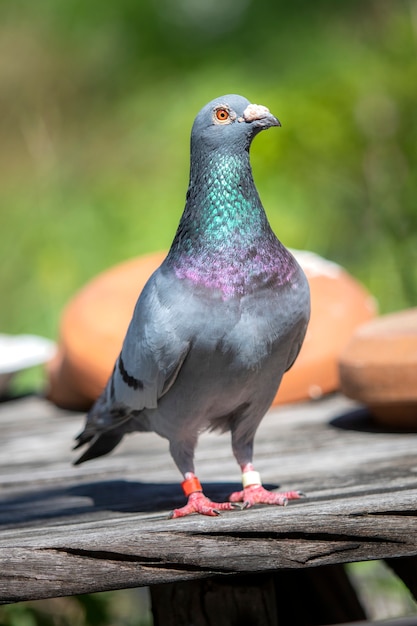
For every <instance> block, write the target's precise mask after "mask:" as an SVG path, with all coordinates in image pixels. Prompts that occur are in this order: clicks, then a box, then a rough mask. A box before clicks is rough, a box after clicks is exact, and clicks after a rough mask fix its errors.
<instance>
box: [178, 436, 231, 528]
mask: <svg viewBox="0 0 417 626" xmlns="http://www.w3.org/2000/svg"><path fill="white" fill-rule="evenodd" d="M196 443H197V438H196V437H195V438H194V439H191V438H189V440H188V441H184V440H182V441H180V442H178V441H174V440H171V442H170V452H171V456H172V458H173V459H174V461H175V463H176V465H177V467H178V469H179V470H180V472H181V473H182V475H183V476H184V481H183V482H182V483H181V487H182V489H183V491H184V495H185V496H186V497H187V498H188V502H187V504H186V505H185V506H183V507H181V508H180V509H174V511H172V513H171V514H170V516H169V517H170V518H171V519H172V518H175V517H185V516H186V515H191V514H192V513H200V514H201V515H210V516H212V517H213V516H216V515H219V514H220V511H230V510H231V509H235V508H236V507H237V505H236V504H232V503H231V502H212V501H211V500H209V498H207V497H206V496H205V495H204V493H203V488H202V486H201V484H200V481H199V480H198V478H197V476H196V475H195V474H194V449H195V446H196ZM239 508H240V507H239Z"/></svg>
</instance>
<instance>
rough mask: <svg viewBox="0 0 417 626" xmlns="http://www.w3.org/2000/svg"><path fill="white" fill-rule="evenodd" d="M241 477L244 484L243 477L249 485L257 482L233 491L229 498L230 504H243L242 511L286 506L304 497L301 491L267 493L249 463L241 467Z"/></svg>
mask: <svg viewBox="0 0 417 626" xmlns="http://www.w3.org/2000/svg"><path fill="white" fill-rule="evenodd" d="M242 475H243V481H244V483H245V475H246V477H247V480H248V481H249V483H251V479H253V481H257V482H254V483H253V484H247V485H245V484H244V487H243V490H242V491H235V492H234V493H232V494H231V495H230V496H229V501H230V502H243V508H244V509H248V508H249V507H251V506H253V505H255V504H277V505H281V506H286V504H288V501H289V500H297V499H299V498H302V497H303V495H304V494H303V493H302V492H301V491H285V492H273V491H268V490H267V489H265V488H264V487H262V485H261V483H260V478H259V474H258V473H257V472H255V471H254V469H253V465H252V464H251V463H247V464H246V465H244V466H243V467H242Z"/></svg>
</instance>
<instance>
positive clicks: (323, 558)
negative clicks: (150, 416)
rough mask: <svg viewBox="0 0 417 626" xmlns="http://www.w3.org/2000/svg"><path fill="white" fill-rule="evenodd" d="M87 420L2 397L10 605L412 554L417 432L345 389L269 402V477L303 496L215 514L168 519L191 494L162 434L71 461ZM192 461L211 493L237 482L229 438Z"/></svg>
mask: <svg viewBox="0 0 417 626" xmlns="http://www.w3.org/2000/svg"><path fill="white" fill-rule="evenodd" d="M82 423H83V416H82V415H80V414H77V413H66V412H64V411H59V410H58V409H56V408H54V407H53V406H52V405H51V404H49V403H48V402H46V401H44V400H42V399H38V398H25V399H21V400H17V401H10V402H4V403H2V404H0V441H1V455H0V481H1V489H0V530H1V532H0V600H1V601H2V602H13V601H17V600H22V599H33V598H45V597H52V596H60V595H70V594H75V593H86V592H94V591H104V590H107V589H118V588H123V587H133V586H140V585H148V584H149V585H152V584H157V583H162V582H176V581H180V580H191V579H198V578H202V577H210V576H216V575H220V576H225V575H230V574H234V573H250V572H260V571H263V572H271V571H275V570H278V569H295V568H305V567H314V566H321V565H332V564H337V563H343V562H348V561H358V560H363V559H377V558H395V557H400V556H411V555H417V532H416V531H417V457H416V451H417V434H415V433H394V432H391V433H390V432H383V431H379V430H378V429H375V428H373V427H372V424H371V423H370V422H369V419H368V418H367V416H366V413H365V412H364V411H363V410H361V409H359V408H358V407H356V405H355V404H353V403H351V402H349V401H347V400H345V399H343V398H341V397H338V396H334V397H331V398H328V399H325V400H322V401H319V402H315V403H307V404H303V405H294V406H288V407H281V408H279V409H274V410H271V411H270V412H269V414H268V415H267V416H266V417H265V419H264V421H263V423H262V425H261V427H260V429H259V431H258V436H257V440H256V450H255V453H256V454H255V461H256V467H257V469H258V470H259V471H260V472H261V474H262V476H263V480H264V483H269V484H270V485H273V486H277V485H278V484H279V485H280V487H281V488H282V489H292V488H299V489H302V490H303V491H305V492H306V493H307V494H308V497H307V498H306V499H305V500H302V501H299V502H294V503H291V504H290V505H289V506H288V507H286V508H282V507H279V508H275V507H273V508H271V507H262V508H256V509H249V510H246V511H233V512H227V513H224V514H223V515H222V516H221V517H219V518H205V517H201V516H192V517H188V518H184V519H178V520H168V519H167V514H168V512H169V510H170V509H172V508H173V507H175V506H179V505H181V503H182V502H183V496H182V494H181V489H180V487H179V482H178V480H179V478H180V477H179V475H178V471H177V470H176V468H175V466H174V465H173V462H172V460H171V459H170V456H169V454H168V451H167V442H166V441H164V440H162V439H160V438H159V437H158V436H157V435H154V434H137V435H134V436H131V437H130V438H126V439H125V441H124V442H123V443H122V444H121V445H120V446H119V448H118V449H117V451H116V453H114V454H113V455H112V456H109V457H104V458H102V459H98V460H96V461H93V462H90V463H87V464H85V465H82V466H80V467H77V468H74V467H72V466H71V460H72V459H74V458H75V453H72V452H71V443H72V439H73V437H74V436H75V435H76V434H77V433H78V432H79V430H80V429H81V427H82ZM196 471H197V473H198V475H199V477H200V479H201V481H202V482H203V484H204V485H205V490H206V493H207V494H208V495H210V496H212V497H213V498H225V497H227V494H228V493H229V492H230V491H231V490H234V489H237V488H238V486H239V470H238V467H237V465H236V463H235V461H234V459H233V457H232V454H231V449H230V441H229V437H228V436H227V435H222V436H218V435H214V434H206V435H203V436H202V438H201V440H200V445H199V448H198V451H197V463H196Z"/></svg>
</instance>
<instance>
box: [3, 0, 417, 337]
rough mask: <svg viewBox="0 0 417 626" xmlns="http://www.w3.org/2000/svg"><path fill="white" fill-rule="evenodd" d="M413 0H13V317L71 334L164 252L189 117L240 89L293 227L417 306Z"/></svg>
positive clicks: (380, 291) (8, 83) (48, 331)
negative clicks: (73, 300) (144, 262)
mask: <svg viewBox="0 0 417 626" xmlns="http://www.w3.org/2000/svg"><path fill="white" fill-rule="evenodd" d="M416 53H417V3H416V2H415V0H409V1H404V0H397V1H396V2H392V1H389V0H374V1H363V0H360V1H359V0H351V1H350V2H348V3H335V2H331V1H330V0H316V1H315V2H310V1H308V0H294V1H293V2H291V3H290V2H287V3H283V2H277V1H276V0H274V1H273V0H257V2H255V1H254V0H240V2H237V1H234V0H200V1H196V0H194V1H193V0H176V1H174V2H173V1H172V0H118V2H111V1H110V0H89V2H84V1H82V0H59V2H57V1H56V0H37V1H36V2H33V1H32V0H20V1H19V2H13V1H12V0H0V107H1V115H0V251H1V263H0V294H1V302H2V306H1V307H0V331H1V332H11V333H17V332H33V333H39V334H42V335H45V336H47V337H51V338H55V337H56V335H57V329H58V324H59V316H60V312H61V310H62V307H63V306H64V305H65V303H66V302H67V301H68V299H69V298H70V297H71V296H72V295H73V294H74V292H75V291H76V290H77V289H78V288H79V287H80V286H81V285H83V284H84V283H85V282H86V281H87V280H88V279H89V278H91V277H93V276H94V275H96V274H97V273H98V272H100V271H101V270H104V269H105V268H107V267H109V266H111V265H113V264H115V263H117V262H120V261H122V260H124V259H127V258H130V257H133V256H136V255H140V254H143V253H146V252H150V251H154V250H160V249H165V248H167V247H168V246H169V245H170V243H171V240H172V237H173V235H174V232H175V229H176V226H177V223H178V220H179V218H180V215H181V212H182V209H183V206H184V199H185V192H186V188H187V183H188V167H189V132H190V128H191V124H192V122H193V119H194V116H195V114H196V113H197V112H198V110H199V109H200V108H201V107H202V106H203V105H204V104H205V103H206V102H207V101H209V100H210V99H212V98H214V97H216V96H218V95H222V94H225V93H232V92H235V93H240V94H242V95H245V96H246V97H247V98H249V99H250V100H251V101H253V102H257V103H261V104H265V105H266V106H268V107H269V108H270V109H271V110H272V111H273V112H274V113H275V114H276V115H277V116H278V117H279V119H280V120H281V122H282V128H281V129H279V130H275V131H271V132H269V133H265V134H263V135H261V136H260V137H258V138H257V139H256V141H255V143H254V145H253V148H252V163H253V169H254V175H255V180H256V183H257V186H258V189H259V192H260V195H261V197H262V200H263V203H264V206H265V208H266V211H267V213H268V216H269V218H270V221H271V223H272V226H273V228H274V230H275V232H276V233H277V235H278V236H279V238H280V239H281V240H282V241H283V242H284V243H285V244H286V245H287V246H291V247H295V248H304V249H309V250H313V251H315V252H317V253H319V254H321V255H323V256H325V257H327V258H329V259H332V260H334V261H337V262H339V263H341V264H342V265H343V266H344V267H346V268H347V269H348V270H349V271H350V272H351V273H352V274H353V275H354V276H355V277H357V278H358V279H359V280H361V281H362V282H363V283H364V284H365V285H366V286H367V287H368V288H369V289H370V290H371V292H372V293H373V294H374V295H375V296H376V297H377V299H378V301H379V306H380V310H381V311H382V312H388V311H394V310H398V309H401V308H404V307H406V306H410V305H416V304H417V169H416V165H417V106H416V96H417V62H416V61H417V56H416Z"/></svg>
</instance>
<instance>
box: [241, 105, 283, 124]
mask: <svg viewBox="0 0 417 626" xmlns="http://www.w3.org/2000/svg"><path fill="white" fill-rule="evenodd" d="M243 120H244V121H245V122H248V123H250V124H254V125H255V126H257V127H258V128H259V129H264V128H270V127H271V126H281V122H280V121H279V119H277V118H276V117H275V116H274V115H272V113H271V111H270V110H269V109H268V108H267V107H264V106H263V105H262V104H248V106H247V107H246V109H245V110H244V111H243ZM243 120H242V121H243Z"/></svg>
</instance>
